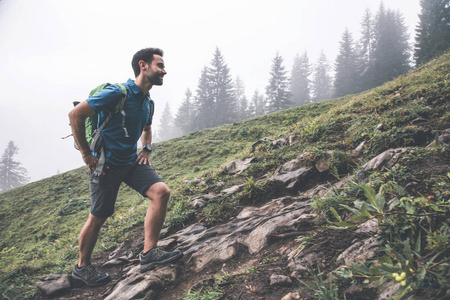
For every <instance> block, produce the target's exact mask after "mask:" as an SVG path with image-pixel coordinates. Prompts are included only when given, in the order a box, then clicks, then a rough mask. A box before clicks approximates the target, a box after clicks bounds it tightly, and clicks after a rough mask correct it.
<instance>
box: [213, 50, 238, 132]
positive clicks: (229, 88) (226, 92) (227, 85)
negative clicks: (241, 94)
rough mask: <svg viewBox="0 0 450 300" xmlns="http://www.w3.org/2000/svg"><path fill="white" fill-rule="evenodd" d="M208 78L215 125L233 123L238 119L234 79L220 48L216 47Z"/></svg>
mask: <svg viewBox="0 0 450 300" xmlns="http://www.w3.org/2000/svg"><path fill="white" fill-rule="evenodd" d="M207 70H208V73H207V74H208V77H207V78H208V80H209V85H210V88H211V96H212V101H213V103H214V110H213V111H211V112H210V113H211V114H212V115H213V116H214V120H213V121H214V122H213V126H218V125H222V124H228V123H232V122H233V121H234V120H236V101H235V98H234V91H233V80H232V79H231V75H230V69H229V68H228V66H227V64H226V63H225V61H224V59H223V56H222V53H221V52H220V50H219V48H216V52H215V53H214V57H213V59H212V60H211V67H209V68H208V69H207Z"/></svg>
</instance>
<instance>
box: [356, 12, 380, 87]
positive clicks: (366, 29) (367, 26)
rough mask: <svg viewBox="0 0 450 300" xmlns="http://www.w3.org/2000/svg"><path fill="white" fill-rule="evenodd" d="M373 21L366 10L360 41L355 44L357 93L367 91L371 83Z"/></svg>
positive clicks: (373, 43)
mask: <svg viewBox="0 0 450 300" xmlns="http://www.w3.org/2000/svg"><path fill="white" fill-rule="evenodd" d="M374 26H375V25H374V20H373V17H372V13H371V11H370V9H366V11H365V13H364V16H363V19H362V21H361V39H360V41H359V43H358V44H357V45H358V47H357V50H356V52H357V58H358V61H357V64H358V66H357V68H358V76H359V79H358V85H359V90H358V91H359V92H361V91H365V90H368V89H370V88H371V87H372V85H373V84H372V82H373V65H374V58H373V52H374V45H375V32H374V31H375V29H374Z"/></svg>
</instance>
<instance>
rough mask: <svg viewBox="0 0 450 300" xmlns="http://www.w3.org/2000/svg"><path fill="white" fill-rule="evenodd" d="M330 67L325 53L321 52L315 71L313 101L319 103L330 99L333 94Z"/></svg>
mask: <svg viewBox="0 0 450 300" xmlns="http://www.w3.org/2000/svg"><path fill="white" fill-rule="evenodd" d="M329 70H330V65H329V63H328V59H327V57H326V55H325V53H324V52H323V50H322V51H321V52H320V55H319V58H318V59H317V63H316V65H315V67H314V70H313V81H312V87H313V98H312V99H313V101H314V102H318V101H322V100H327V99H330V98H331V96H332V94H333V88H332V83H331V76H330V75H329Z"/></svg>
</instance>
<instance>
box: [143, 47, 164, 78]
mask: <svg viewBox="0 0 450 300" xmlns="http://www.w3.org/2000/svg"><path fill="white" fill-rule="evenodd" d="M146 67H147V68H145V69H144V70H143V72H144V76H146V77H147V78H148V80H149V81H150V83H151V84H152V85H162V84H163V77H164V75H166V74H167V72H166V70H165V65H164V60H163V59H162V57H161V56H160V55H157V54H155V55H153V60H152V62H151V64H147V63H146Z"/></svg>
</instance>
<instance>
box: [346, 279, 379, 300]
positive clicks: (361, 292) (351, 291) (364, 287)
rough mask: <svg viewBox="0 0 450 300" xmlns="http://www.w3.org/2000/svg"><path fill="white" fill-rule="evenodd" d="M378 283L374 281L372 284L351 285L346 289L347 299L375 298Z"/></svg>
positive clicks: (368, 299)
mask: <svg viewBox="0 0 450 300" xmlns="http://www.w3.org/2000/svg"><path fill="white" fill-rule="evenodd" d="M377 288H378V284H377V283H376V282H372V283H370V284H361V285H351V286H349V287H348V288H347V289H346V290H345V291H344V296H345V299H360V300H363V299H367V300H371V299H375V297H376V295H377Z"/></svg>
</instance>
